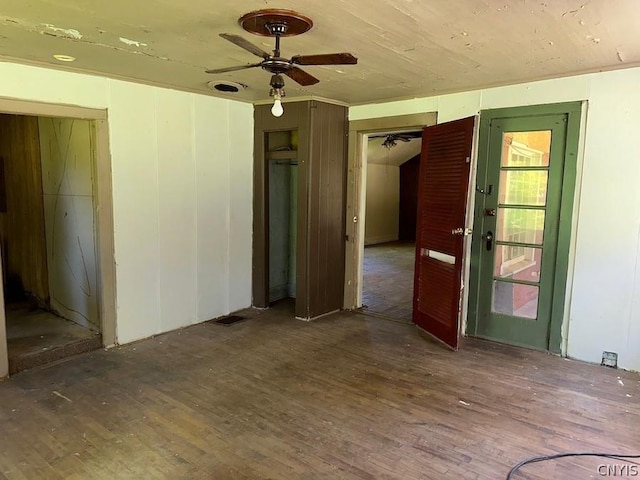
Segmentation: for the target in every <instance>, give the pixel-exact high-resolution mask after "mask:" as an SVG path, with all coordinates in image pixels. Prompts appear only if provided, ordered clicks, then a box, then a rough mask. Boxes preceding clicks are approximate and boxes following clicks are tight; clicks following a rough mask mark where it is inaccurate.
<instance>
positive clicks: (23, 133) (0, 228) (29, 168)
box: [0, 115, 49, 306]
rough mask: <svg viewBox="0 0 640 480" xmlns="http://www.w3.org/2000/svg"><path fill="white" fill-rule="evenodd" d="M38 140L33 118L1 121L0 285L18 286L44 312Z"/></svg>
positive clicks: (45, 279)
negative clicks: (3, 205)
mask: <svg viewBox="0 0 640 480" xmlns="http://www.w3.org/2000/svg"><path fill="white" fill-rule="evenodd" d="M38 135H39V134H38V119H37V118H35V117H27V116H19V115H0V157H2V159H3V164H4V174H5V185H4V187H5V195H6V207H7V208H6V212H0V238H1V242H2V250H3V274H4V279H3V280H4V282H5V283H6V282H10V284H14V283H15V284H17V286H18V287H22V289H24V291H26V292H27V293H29V294H31V295H32V296H34V297H35V299H36V300H37V301H38V302H39V303H41V304H42V305H43V306H48V303H49V278H48V269H47V252H46V242H45V228H44V204H43V199H42V173H41V163H40V142H39V137H38ZM10 287H11V285H10ZM9 293H10V292H9Z"/></svg>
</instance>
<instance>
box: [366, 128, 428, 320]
mask: <svg viewBox="0 0 640 480" xmlns="http://www.w3.org/2000/svg"><path fill="white" fill-rule="evenodd" d="M367 137H368V138H367V151H366V179H365V191H366V195H365V216H364V232H365V233H364V250H363V269H362V308H363V310H364V311H365V312H367V313H368V314H374V315H380V316H383V317H387V318H391V319H394V320H400V321H403V322H407V323H410V322H411V320H412V310H413V281H414V264H415V241H416V215H417V205H418V172H419V169H420V151H421V145H422V130H413V131H399V132H398V131H395V132H383V133H375V134H370V135H368V136H367Z"/></svg>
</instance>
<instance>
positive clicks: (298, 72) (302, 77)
mask: <svg viewBox="0 0 640 480" xmlns="http://www.w3.org/2000/svg"><path fill="white" fill-rule="evenodd" d="M284 74H285V75H286V76H287V77H289V78H290V79H292V80H295V81H296V82H298V83H299V84H300V85H302V86H303V87H306V86H307V85H315V84H316V83H318V82H319V81H320V80H318V79H317V78H316V77H314V76H313V75H309V74H308V73H307V72H305V71H304V70H302V69H301V68H298V67H292V68H290V69H289V70H287V71H286V72H284Z"/></svg>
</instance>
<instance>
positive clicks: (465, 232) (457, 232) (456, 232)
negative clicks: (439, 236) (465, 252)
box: [451, 227, 473, 237]
mask: <svg viewBox="0 0 640 480" xmlns="http://www.w3.org/2000/svg"><path fill="white" fill-rule="evenodd" d="M472 233H473V230H472V229H470V228H462V227H460V228H454V229H453V230H451V235H460V236H464V237H466V236H468V235H471V234H472Z"/></svg>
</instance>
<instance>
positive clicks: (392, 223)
mask: <svg viewBox="0 0 640 480" xmlns="http://www.w3.org/2000/svg"><path fill="white" fill-rule="evenodd" d="M366 193H367V197H366V208H365V221H364V244H365V245H373V244H376V243H384V242H392V241H395V240H398V222H399V215H400V214H399V209H400V167H397V166H395V165H378V164H375V163H368V164H367V185H366Z"/></svg>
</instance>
